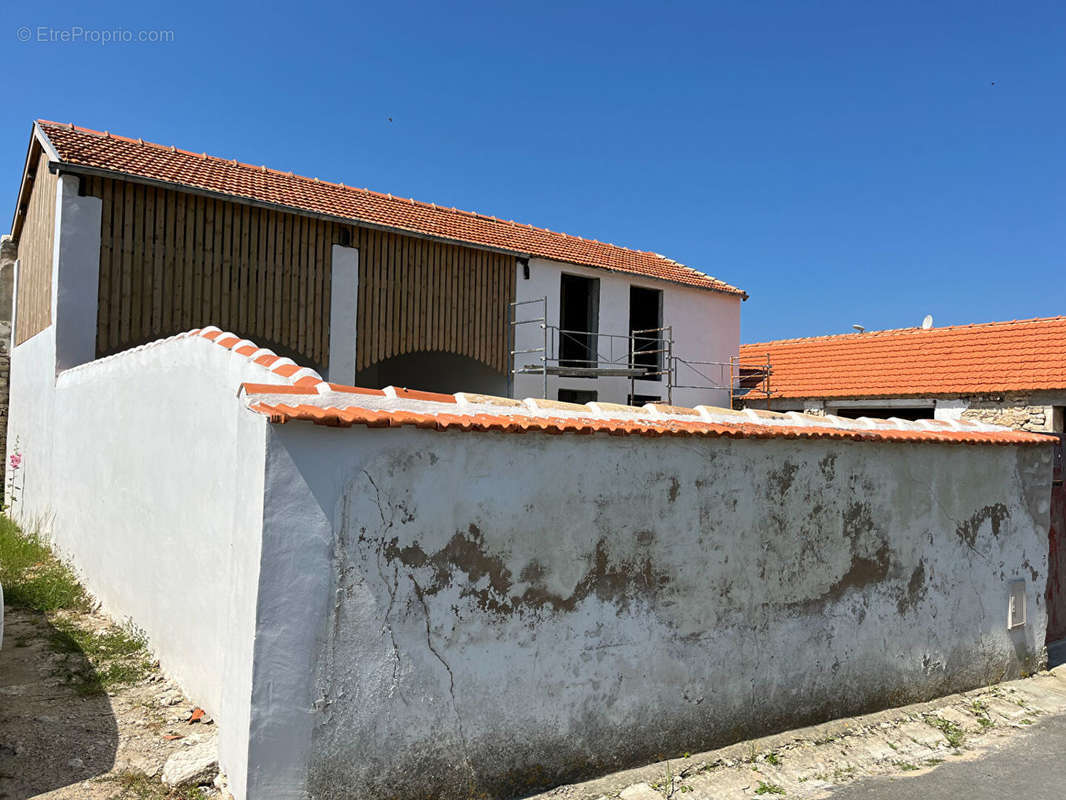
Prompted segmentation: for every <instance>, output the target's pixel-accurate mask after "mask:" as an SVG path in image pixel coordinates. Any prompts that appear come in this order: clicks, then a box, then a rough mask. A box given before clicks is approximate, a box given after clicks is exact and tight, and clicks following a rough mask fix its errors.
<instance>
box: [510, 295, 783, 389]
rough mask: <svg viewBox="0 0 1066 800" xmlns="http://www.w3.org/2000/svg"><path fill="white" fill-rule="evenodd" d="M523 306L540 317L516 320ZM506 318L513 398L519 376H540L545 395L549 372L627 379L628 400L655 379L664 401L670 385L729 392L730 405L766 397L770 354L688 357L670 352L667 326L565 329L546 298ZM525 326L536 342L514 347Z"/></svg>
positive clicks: (516, 309) (516, 304) (670, 331)
mask: <svg viewBox="0 0 1066 800" xmlns="http://www.w3.org/2000/svg"><path fill="white" fill-rule="evenodd" d="M525 306H539V309H538V311H539V316H533V317H530V318H529V319H519V314H520V312H519V309H521V308H522V307H525ZM534 313H536V312H534ZM509 322H510V348H509V350H510V353H511V370H510V374H509V376H508V384H509V385H508V389H509V393H510V394H511V395H512V396H513V395H514V385H515V379H516V378H517V376H519V375H539V376H541V386H542V389H541V396H542V397H544V398H545V399H546V398H547V397H548V376H549V375H557V376H559V377H564V378H628V379H629V396H630V398H631V399H632V398H633V397H635V396H636V381H637V380H659V381H661V382H662V385H663V388H664V389H665V394H666V402H667V403H671V404H672V403H673V401H674V400H673V396H674V389H704V390H720V391H728V392H729V400H730V405H734V404H735V403H736V402H737V400H738V399H739V398H741V397H744V396H747V395H749V394H759V395H760V396H761V395H763V394H765V397H766V398H767V399H769V396H770V394H769V391H770V362H769V355H767V361H766V363H765V364H756V365H750V364H748V363H745V364H744V365H743V366H741V364H740V359H739V358H738V357H733V358H731V359H730V360H729V361H728V362H726V361H690V360H687V359H684V358H681V357H679V356H676V355H674V338H673V328H672V326H669V325H666V326H663V327H661V328H649V329H645V330H634V331H630V332H629V333H627V334H618V333H600V332H598V331H572V330H565V329H562V328H560V327H559V326H558V325H552V324H550V323H549V322H548V298H547V297H538V298H535V299H533V300H519V301H516V302H513V303H511V304H510V311H509ZM524 325H534V326H536V327H537V328H539V329H540V331H541V335H540V336H539V337H537V340H536V341H537V342H538V346H536V347H525V348H523V349H519V348H518V346H517V342H518V338H519V337H518V331H519V330H520V329H521V328H522V326H524ZM526 338H527V339H528V338H531V337H526ZM523 356H524V357H525V358H523ZM523 362H524V363H523Z"/></svg>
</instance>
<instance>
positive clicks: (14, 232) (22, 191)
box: [11, 122, 59, 244]
mask: <svg viewBox="0 0 1066 800" xmlns="http://www.w3.org/2000/svg"><path fill="white" fill-rule="evenodd" d="M38 147H39V148H41V150H43V151H44V152H45V153H47V154H48V160H49V168H51V164H52V163H53V162H57V161H59V153H58V152H56V149H55V146H54V145H53V144H52V140H51V139H49V138H48V134H47V133H45V132H44V129H43V128H41V126H40V125H39V124H38V123H36V122H34V123H33V127H32V128H31V129H30V141H29V144H28V145H26V162H25V163H24V164H23V166H22V181H21V182H20V183H19V193H18V198H17V200H16V201H15V213H14V215H13V216H12V218H11V239H12V241H14V242H15V243H16V244H17V243H18V237H19V234H20V233H21V232H22V222H23V220H24V219H25V217H26V215H25V214H24V213H23V211H22V209H23V208H24V207H25V204H26V202H27V201H28V197H29V194H30V192H32V191H33V181H31V180H30V168H31V167H32V166H33V164H34V163H35V162H36V161H37V157H36V150H37V148H38Z"/></svg>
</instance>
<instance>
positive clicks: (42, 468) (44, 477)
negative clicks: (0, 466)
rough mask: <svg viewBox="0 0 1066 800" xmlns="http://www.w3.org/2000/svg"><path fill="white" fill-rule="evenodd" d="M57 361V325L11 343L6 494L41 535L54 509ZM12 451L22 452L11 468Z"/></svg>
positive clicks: (27, 524) (13, 510)
mask: <svg viewBox="0 0 1066 800" xmlns="http://www.w3.org/2000/svg"><path fill="white" fill-rule="evenodd" d="M12 330H14V326H12ZM55 363H56V340H55V327H54V326H51V325H50V326H49V327H47V328H45V329H44V330H43V331H41V332H40V333H38V334H37V335H36V336H32V337H30V338H29V339H27V340H26V341H25V342H23V343H22V344H20V345H18V346H17V347H13V348H12V349H11V375H10V395H9V397H10V400H9V404H8V418H7V458H8V470H7V477H6V479H5V482H6V485H5V487H4V500H5V502H6V503H7V505H8V507H9V509H10V511H9V513H11V514H12V515H14V516H16V517H17V518H18V519H19V520H20V521H21V523H22V525H23V527H24V528H25V529H26V530H36V531H38V532H40V533H42V534H44V535H48V534H49V533H50V532H51V530H52V516H53V513H54V511H55V504H54V503H53V497H52V491H53V487H54V479H53V476H52V431H53V429H54V420H55V392H54V389H55V379H56V373H55ZM14 453H19V454H21V455H22V462H21V464H20V465H19V468H18V469H17V470H12V469H11V468H10V463H11V462H10V458H11V456H12V455H13V454H14Z"/></svg>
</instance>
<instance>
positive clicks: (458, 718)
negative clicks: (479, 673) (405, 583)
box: [407, 573, 477, 784]
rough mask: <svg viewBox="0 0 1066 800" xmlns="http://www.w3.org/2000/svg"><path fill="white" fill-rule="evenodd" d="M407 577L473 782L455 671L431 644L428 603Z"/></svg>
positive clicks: (416, 584) (409, 575)
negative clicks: (443, 674) (441, 669)
mask: <svg viewBox="0 0 1066 800" xmlns="http://www.w3.org/2000/svg"><path fill="white" fill-rule="evenodd" d="M407 577H408V578H410V580H411V585H412V586H413V587H414V590H415V597H417V598H418V602H419V604H420V605H421V606H422V613H423V614H424V616H425V622H426V646H427V647H428V648H429V652H431V653H432V654H433V655H434V656H436V658H437V661H439V662H440V663H441V665H442V666H443V667H444V669H445V670H446V671H447V673H448V695H449V696H450V697H451V701H452V712H453V713H454V714H455V724H456V729H457V731H458V733H459V743H460V744H461V745H462V748H463V761H464V764H465V766H466V768H467V769H468V770H469V772H470V781H471V784H473V783H474V780H475V778H476V776H477V773H476V772H475V771H474V765H473V762H472V761H471V759H470V750H469V747H468V745H467V742H466V733H465V731H464V730H463V716H462V714H460V713H459V703H458V702H457V701H456V699H455V673H454V672H452V668H451V666H450V665H449V664H448V662H447V661H445V660H444V656H442V655H441V654H440V652H439V651H438V650H437V648H436V647H434V646H433V634H432V631H431V627H430V616H429V605H428V604H427V603H426V598H425V595H424V594H423V592H422V587H421V586H420V585H419V583H418V581H417V580H415V576H414V575H411V574H410V573H408V575H407Z"/></svg>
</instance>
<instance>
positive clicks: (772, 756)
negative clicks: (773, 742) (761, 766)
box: [766, 750, 781, 767]
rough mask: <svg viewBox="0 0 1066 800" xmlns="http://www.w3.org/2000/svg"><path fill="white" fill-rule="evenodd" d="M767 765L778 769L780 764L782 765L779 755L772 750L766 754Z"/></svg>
mask: <svg viewBox="0 0 1066 800" xmlns="http://www.w3.org/2000/svg"><path fill="white" fill-rule="evenodd" d="M766 763H767V764H773V765H774V766H775V767H776V766H777V765H778V764H780V763H781V759H780V758H778V755H777V753H776V752H774V751H773V750H771V751H770V752H769V753H767V754H766Z"/></svg>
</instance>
